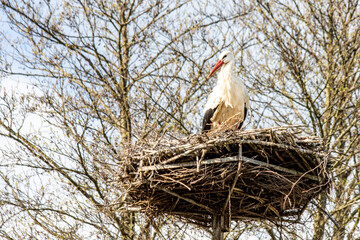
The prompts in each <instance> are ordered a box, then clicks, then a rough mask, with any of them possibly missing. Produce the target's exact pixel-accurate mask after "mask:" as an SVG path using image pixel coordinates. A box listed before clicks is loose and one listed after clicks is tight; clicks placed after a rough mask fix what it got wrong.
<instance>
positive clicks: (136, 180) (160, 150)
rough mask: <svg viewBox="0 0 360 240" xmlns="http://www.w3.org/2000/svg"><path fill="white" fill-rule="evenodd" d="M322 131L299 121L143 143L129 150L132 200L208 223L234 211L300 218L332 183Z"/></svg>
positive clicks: (241, 215)
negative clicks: (310, 130) (306, 129)
mask: <svg viewBox="0 0 360 240" xmlns="http://www.w3.org/2000/svg"><path fill="white" fill-rule="evenodd" d="M327 159H328V154H327V153H326V152H325V150H324V148H323V145H322V141H321V139H319V138H317V137H314V136H304V135H302V134H301V131H300V130H299V128H298V127H291V126H290V127H275V128H267V129H251V130H244V131H227V132H215V133H209V134H203V135H192V136H189V137H187V138H182V139H178V140H172V141H169V140H168V141H164V140H159V141H156V142H152V143H145V142H144V143H138V144H136V146H134V147H132V148H130V149H128V153H127V160H128V161H127V162H128V165H126V167H127V169H126V172H127V176H128V178H127V180H128V181H126V182H127V190H128V193H129V195H130V196H131V198H132V205H134V206H140V207H141V208H142V209H143V210H144V211H146V212H147V213H150V214H164V213H165V214H170V215H175V216H179V217H181V218H183V219H186V220H187V221H189V222H192V223H195V224H199V225H202V226H210V225H211V219H212V216H213V215H219V214H220V215H225V216H228V217H229V219H232V220H239V219H249V220H253V219H267V220H271V221H275V222H278V221H297V220H298V219H299V217H300V215H301V213H302V212H303V210H304V209H305V208H306V206H307V204H308V203H309V201H310V200H311V199H312V198H314V197H315V196H317V195H318V194H319V193H320V192H321V191H322V190H324V189H325V188H326V187H327V186H328V185H329V184H328V183H329V177H328V173H327V167H328V161H327Z"/></svg>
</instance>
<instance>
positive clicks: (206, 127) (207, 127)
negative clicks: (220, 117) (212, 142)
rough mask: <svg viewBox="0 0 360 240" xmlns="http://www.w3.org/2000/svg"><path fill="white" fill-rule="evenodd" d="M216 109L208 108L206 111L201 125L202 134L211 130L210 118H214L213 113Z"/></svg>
mask: <svg viewBox="0 0 360 240" xmlns="http://www.w3.org/2000/svg"><path fill="white" fill-rule="evenodd" d="M217 108H218V107H216V108H210V109H208V110H206V112H205V115H204V118H203V124H202V130H201V131H202V132H205V131H209V130H210V128H211V123H212V122H211V118H212V117H213V116H214V113H215V111H216V109H217Z"/></svg>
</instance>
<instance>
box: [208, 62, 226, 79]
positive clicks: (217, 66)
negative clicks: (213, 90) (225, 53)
mask: <svg viewBox="0 0 360 240" xmlns="http://www.w3.org/2000/svg"><path fill="white" fill-rule="evenodd" d="M223 64H224V62H223V61H222V60H219V61H218V62H217V63H216V65H215V67H214V68H213V70H211V72H210V74H209V76H208V78H210V77H211V76H212V75H213V74H214V73H215V72H216V71H217V70H218V69H219V68H220V67H221V66H222V65H223Z"/></svg>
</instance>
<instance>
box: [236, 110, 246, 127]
mask: <svg viewBox="0 0 360 240" xmlns="http://www.w3.org/2000/svg"><path fill="white" fill-rule="evenodd" d="M246 115H247V107H246V106H245V107H244V119H243V120H242V121H241V122H240V123H239V125H238V127H237V129H240V128H241V127H242V125H243V123H244V122H245V119H246Z"/></svg>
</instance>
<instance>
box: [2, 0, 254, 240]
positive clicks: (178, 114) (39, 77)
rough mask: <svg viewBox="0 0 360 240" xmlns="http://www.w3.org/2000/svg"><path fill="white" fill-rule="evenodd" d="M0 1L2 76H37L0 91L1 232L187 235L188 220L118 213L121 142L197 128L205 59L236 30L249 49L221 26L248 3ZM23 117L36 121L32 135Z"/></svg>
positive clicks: (12, 235) (72, 236) (48, 235)
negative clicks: (26, 86)
mask: <svg viewBox="0 0 360 240" xmlns="http://www.w3.org/2000/svg"><path fill="white" fill-rule="evenodd" d="M1 7H2V13H3V14H6V17H7V19H8V21H9V22H8V26H9V27H10V28H11V31H10V30H2V32H1V36H2V44H3V46H6V49H4V48H3V49H2V51H4V52H3V53H4V55H6V57H5V58H4V59H3V60H2V62H1V64H2V66H1V72H2V74H4V75H5V76H18V77H20V78H23V79H29V78H30V79H31V80H29V81H32V82H34V81H36V84H35V86H34V89H35V91H36V93H31V92H30V93H27V94H24V95H20V94H18V93H16V92H14V93H10V92H9V91H8V90H6V89H5V90H4V89H2V93H1V94H2V95H1V103H0V104H1V107H0V129H1V130H0V135H1V136H2V137H3V138H6V139H7V141H10V143H9V144H11V145H9V146H11V148H10V149H5V148H3V149H1V150H2V154H3V156H4V161H3V162H2V163H1V168H0V176H1V179H2V181H1V184H2V185H3V186H4V188H3V190H2V193H1V205H2V208H1V209H2V210H1V212H0V215H1V218H2V227H1V228H0V229H1V230H0V236H2V237H5V238H8V239H14V238H15V239H27V238H28V239H30V238H59V239H60V238H61V239H63V238H66V239H89V238H94V239H119V238H123V239H151V238H155V237H159V238H166V239H175V238H183V237H184V235H185V234H186V232H184V231H182V230H181V229H182V228H184V226H182V225H181V226H176V224H174V225H172V228H169V225H166V223H169V221H170V220H169V219H159V220H152V219H147V218H146V216H143V215H139V214H138V215H135V214H133V213H126V212H122V211H120V209H121V208H122V207H124V203H125V202H126V200H127V199H126V195H125V194H124V192H120V193H119V192H116V191H115V190H114V189H113V188H112V186H111V183H112V182H114V180H115V178H117V177H119V181H120V180H121V176H114V175H111V173H113V172H116V171H115V170H116V168H117V167H119V166H121V161H122V154H124V152H123V151H124V149H125V148H124V146H127V145H129V144H132V143H134V142H135V141H137V140H147V141H152V139H154V138H155V137H157V136H161V135H165V134H166V135H175V136H179V135H183V134H189V133H193V132H196V131H197V130H198V126H199V124H198V123H199V122H200V121H199V120H200V119H199V117H198V115H199V112H201V109H202V103H203V102H204V100H205V98H206V96H207V94H205V93H207V92H208V90H209V87H210V85H211V83H210V82H209V80H208V79H206V78H205V76H206V73H205V72H206V71H207V70H208V69H209V68H210V66H209V64H210V63H209V60H213V58H214V56H215V55H216V54H217V53H218V51H219V50H222V49H223V48H226V47H228V46H229V45H230V44H231V43H232V42H233V40H234V36H236V35H237V34H239V33H242V35H243V38H242V39H241V40H238V41H237V43H238V44H240V46H241V47H242V48H244V49H245V48H246V47H247V43H248V42H249V39H248V37H247V32H246V26H245V25H241V24H238V28H236V29H232V32H231V33H230V32H229V29H228V28H226V26H227V25H228V24H230V23H232V22H233V23H239V19H240V18H242V17H243V16H246V15H247V14H248V12H249V11H250V8H249V7H247V6H245V5H244V6H240V8H241V9H240V10H241V11H238V10H239V9H238V8H239V5H234V4H232V5H231V4H229V5H227V6H226V7H224V8H222V9H221V11H220V10H217V9H215V8H214V4H213V3H212V2H211V1H206V2H201V1H160V0H154V1H137V0H125V1H105V0H77V1H68V0H63V1H56V2H52V1H38V2H34V1H31V0H21V1H10V0H2V1H1ZM235 10H236V11H235ZM236 12H238V13H236ZM241 26H242V27H241ZM7 31H9V32H11V34H7V33H8V32H7ZM29 121H30V122H31V121H32V123H33V124H35V125H36V124H37V123H39V124H40V123H41V125H42V127H36V128H34V129H33V130H32V131H28V130H27V129H26V127H24V124H25V125H26V124H29ZM114 202H116V203H117V204H116V205H112V203H114ZM170 222H171V221H170ZM15 223H21V225H20V227H16V226H17V225H18V224H15ZM163 226H167V227H163ZM135 229H138V230H137V231H135ZM172 229H178V230H177V231H172Z"/></svg>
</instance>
